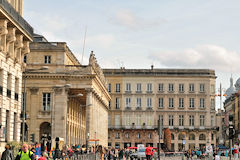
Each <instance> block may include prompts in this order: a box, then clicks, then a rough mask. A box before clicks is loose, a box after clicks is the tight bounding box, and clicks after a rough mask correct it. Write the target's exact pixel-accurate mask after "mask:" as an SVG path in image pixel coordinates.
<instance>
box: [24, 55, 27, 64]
mask: <svg viewBox="0 0 240 160" xmlns="http://www.w3.org/2000/svg"><path fill="white" fill-rule="evenodd" d="M23 63H27V56H26V55H24V57H23Z"/></svg>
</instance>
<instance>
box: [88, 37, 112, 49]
mask: <svg viewBox="0 0 240 160" xmlns="http://www.w3.org/2000/svg"><path fill="white" fill-rule="evenodd" d="M114 41H115V37H114V36H113V35H112V34H98V35H94V36H89V37H87V38H86V44H89V45H91V46H99V47H102V48H104V49H108V48H110V47H111V46H112V45H113V43H114Z"/></svg>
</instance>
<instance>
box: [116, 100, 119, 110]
mask: <svg viewBox="0 0 240 160" xmlns="http://www.w3.org/2000/svg"><path fill="white" fill-rule="evenodd" d="M116 109H120V98H116Z"/></svg>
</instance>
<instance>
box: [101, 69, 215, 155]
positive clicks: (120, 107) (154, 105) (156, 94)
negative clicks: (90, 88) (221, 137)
mask: <svg viewBox="0 0 240 160" xmlns="http://www.w3.org/2000/svg"><path fill="white" fill-rule="evenodd" d="M104 75H105V77H106V79H107V80H108V92H109V93H110V94H111V97H112V100H111V101H110V102H109V108H110V110H109V115H108V122H109V123H108V129H109V133H108V138H109V139H108V145H109V146H114V147H120V148H123V147H127V146H137V144H145V145H147V144H150V145H151V146H153V147H157V146H158V131H157V128H158V127H157V123H158V119H159V118H160V122H161V126H162V127H163V130H164V129H165V128H169V129H170V131H171V150H174V151H181V150H183V149H185V150H186V149H189V148H202V147H204V146H206V145H210V144H212V145H216V122H215V80H216V75H215V71H214V70H208V69H154V68H153V67H152V68H151V69H125V68H121V69H104ZM162 138H163V137H162ZM161 143H163V139H161ZM162 146H164V145H162Z"/></svg>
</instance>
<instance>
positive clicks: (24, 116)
mask: <svg viewBox="0 0 240 160" xmlns="http://www.w3.org/2000/svg"><path fill="white" fill-rule="evenodd" d="M42 70H48V67H46V66H43V67H41V68H39V69H25V71H24V72H23V73H24V74H26V73H31V72H34V71H42ZM23 87H24V89H23V95H24V99H23V121H22V124H23V126H22V144H23V143H24V139H25V123H26V122H25V118H26V99H27V97H26V77H25V76H23Z"/></svg>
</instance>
